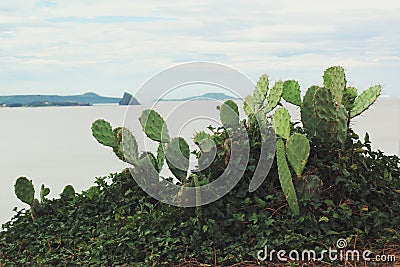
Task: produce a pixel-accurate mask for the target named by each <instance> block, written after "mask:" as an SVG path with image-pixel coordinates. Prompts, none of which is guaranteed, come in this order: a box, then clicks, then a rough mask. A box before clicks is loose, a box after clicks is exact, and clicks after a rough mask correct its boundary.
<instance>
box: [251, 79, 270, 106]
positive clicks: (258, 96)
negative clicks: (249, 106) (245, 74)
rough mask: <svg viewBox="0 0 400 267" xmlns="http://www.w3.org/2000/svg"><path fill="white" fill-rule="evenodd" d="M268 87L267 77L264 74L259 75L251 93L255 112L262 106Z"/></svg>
mask: <svg viewBox="0 0 400 267" xmlns="http://www.w3.org/2000/svg"><path fill="white" fill-rule="evenodd" d="M268 86H269V81H268V76H267V75H265V74H263V75H261V77H260V78H259V79H258V81H257V85H256V88H255V89H254V92H253V99H254V108H255V110H259V109H261V107H262V106H263V103H264V100H265V98H266V96H267V92H268Z"/></svg>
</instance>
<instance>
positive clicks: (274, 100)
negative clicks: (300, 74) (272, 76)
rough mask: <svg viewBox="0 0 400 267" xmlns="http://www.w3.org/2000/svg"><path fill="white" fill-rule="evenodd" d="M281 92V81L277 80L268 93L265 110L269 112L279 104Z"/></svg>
mask: <svg viewBox="0 0 400 267" xmlns="http://www.w3.org/2000/svg"><path fill="white" fill-rule="evenodd" d="M282 94H283V82H282V81H277V82H276V83H275V85H274V86H273V87H272V88H271V90H270V91H269V94H268V99H267V102H268V103H267V112H270V111H271V110H273V109H274V108H275V107H276V106H277V105H278V104H279V102H280V101H281V98H282Z"/></svg>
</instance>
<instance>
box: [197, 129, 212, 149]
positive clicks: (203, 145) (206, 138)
mask: <svg viewBox="0 0 400 267" xmlns="http://www.w3.org/2000/svg"><path fill="white" fill-rule="evenodd" d="M193 141H194V143H195V144H196V145H198V146H199V147H200V150H201V151H202V152H210V151H211V150H212V149H213V147H215V144H214V142H213V141H212V139H211V135H210V134H208V133H206V132H204V131H200V132H197V133H196V134H195V135H194V138H193Z"/></svg>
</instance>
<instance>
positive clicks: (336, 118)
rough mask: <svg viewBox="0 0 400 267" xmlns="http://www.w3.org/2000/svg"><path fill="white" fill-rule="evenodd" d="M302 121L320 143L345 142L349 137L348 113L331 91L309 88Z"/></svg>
mask: <svg viewBox="0 0 400 267" xmlns="http://www.w3.org/2000/svg"><path fill="white" fill-rule="evenodd" d="M301 121H302V123H303V126H304V128H306V130H307V132H308V134H309V135H310V136H311V138H314V139H315V140H316V141H319V142H320V143H332V142H333V143H335V142H336V143H340V144H343V143H344V142H345V141H346V138H347V124H348V114H347V111H346V109H345V107H344V106H343V105H337V104H336V103H335V98H334V96H333V94H332V93H331V91H330V90H329V89H327V88H325V87H318V86H312V87H310V88H309V89H308V90H307V93H306V95H305V96H304V99H303V105H302V108H301Z"/></svg>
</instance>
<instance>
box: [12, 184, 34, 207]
mask: <svg viewBox="0 0 400 267" xmlns="http://www.w3.org/2000/svg"><path fill="white" fill-rule="evenodd" d="M14 192H15V194H16V195H17V198H18V199H19V200H21V201H22V202H24V203H26V204H28V205H32V203H33V199H34V198H35V189H34V188H33V184H32V181H31V180H28V178H26V177H19V178H18V179H17V181H16V182H15V185H14Z"/></svg>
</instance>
